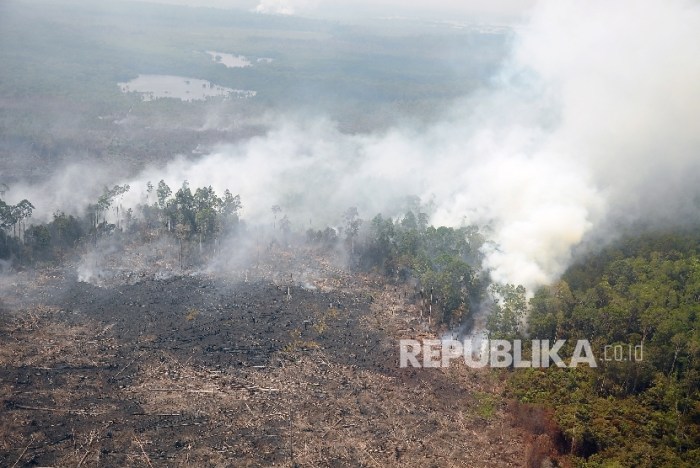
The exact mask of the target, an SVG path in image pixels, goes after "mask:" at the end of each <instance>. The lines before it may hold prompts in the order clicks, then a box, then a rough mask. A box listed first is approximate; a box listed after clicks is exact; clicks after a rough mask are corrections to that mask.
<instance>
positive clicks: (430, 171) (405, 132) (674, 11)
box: [125, 0, 700, 288]
mask: <svg viewBox="0 0 700 468" xmlns="http://www.w3.org/2000/svg"><path fill="white" fill-rule="evenodd" d="M268 3H269V2H262V3H261V4H260V5H262V6H264V5H268ZM276 4H279V5H281V3H280V2H276ZM285 5H286V4H285ZM265 8H267V7H265ZM698 57H700V8H699V7H698V4H697V3H696V2H692V1H686V0H669V1H665V2H658V1H655V0H615V1H609V0H606V1H603V0H587V1H580V0H546V1H542V2H540V3H539V4H538V5H537V6H536V7H535V8H534V10H533V12H532V16H531V19H530V21H529V23H528V25H527V26H526V27H525V28H522V29H520V30H519V31H518V34H517V37H516V39H515V41H514V44H513V51H512V54H511V56H510V58H509V60H508V61H507V62H506V63H505V64H504V66H503V68H502V71H501V73H500V74H499V75H498V76H497V77H495V78H494V80H493V82H492V83H491V84H490V85H489V87H488V89H484V90H482V91H481V92H479V93H477V94H475V95H473V96H469V97H467V98H465V99H463V100H461V101H460V102H458V103H455V106H454V107H453V108H452V109H447V110H445V113H444V116H443V118H442V119H441V120H440V121H438V122H435V123H433V124H431V125H429V126H428V127H424V128H415V127H412V126H411V125H408V124H407V125H404V126H399V127H397V128H394V129H392V130H390V131H385V132H382V133H376V134H355V135H351V134H345V133H343V132H341V131H339V130H338V128H337V126H336V125H335V124H334V123H333V122H330V121H328V120H326V119H323V118H316V119H308V118H304V119H294V118H288V119H284V118H281V119H279V120H277V121H276V122H273V123H271V124H270V127H271V130H270V131H269V132H268V133H267V134H265V135H264V136H259V137H254V138H251V139H249V140H247V141H245V142H243V143H240V144H236V145H225V144H224V145H221V146H219V147H217V148H214V149H213V150H212V151H211V153H210V154H209V155H206V156H204V157H202V158H199V159H197V160H192V159H188V158H184V157H181V158H178V159H176V160H174V161H172V162H171V163H169V164H168V165H167V166H166V167H157V168H155V167H154V168H151V169H147V170H145V171H144V172H143V173H141V174H140V175H139V176H138V177H135V178H132V180H129V181H127V182H128V183H129V184H130V185H131V187H132V192H130V193H129V194H128V196H127V197H126V198H125V203H126V204H129V203H130V204H132V205H135V204H136V203H140V202H142V200H143V191H144V190H145V186H146V182H147V181H151V182H153V183H156V182H157V181H158V180H160V179H165V180H166V182H168V183H169V184H170V185H171V187H172V188H173V189H176V188H177V187H178V186H179V184H180V183H181V182H182V181H183V180H188V181H189V183H190V185H191V186H195V187H196V186H202V185H212V186H213V187H214V188H215V189H216V190H217V191H219V192H221V191H223V190H224V189H225V188H229V189H231V190H232V192H233V193H234V194H235V193H238V194H240V195H241V198H242V201H243V204H244V207H245V211H244V216H245V218H246V219H247V220H249V221H250V222H253V223H263V224H264V223H271V222H272V213H271V212H270V207H271V206H272V205H276V204H277V205H281V206H282V208H283V210H284V212H285V214H287V215H288V216H289V218H290V219H291V220H292V222H293V225H294V227H295V228H296V229H305V228H306V227H308V226H313V227H319V226H322V225H323V224H324V223H334V222H336V223H339V222H340V218H341V213H342V212H343V211H344V210H345V209H346V208H347V207H349V206H357V207H358V208H359V211H360V215H361V216H364V217H369V216H373V215H374V214H376V213H379V212H381V213H383V214H385V215H390V216H391V215H399V214H400V213H401V211H402V210H404V211H405V209H404V206H403V201H404V200H405V197H406V196H409V195H418V196H419V197H421V199H422V200H423V201H424V202H425V203H428V202H430V203H431V204H432V205H433V206H435V207H436V209H435V210H434V212H432V213H431V216H432V222H433V223H436V224H441V225H451V226H458V225H462V224H464V223H469V224H472V223H474V224H479V225H485V226H488V227H489V229H490V232H491V233H492V235H491V240H492V242H491V243H489V244H488V245H487V246H485V247H484V254H485V255H486V261H485V264H486V267H487V268H488V269H489V270H490V271H491V274H492V276H493V278H494V279H495V280H496V281H498V282H511V283H519V284H523V285H525V286H526V287H528V288H533V287H535V286H537V285H540V284H544V283H548V282H551V281H553V280H555V279H556V278H557V277H558V276H559V275H560V274H561V273H562V272H563V271H564V269H565V268H566V267H567V266H568V265H569V264H570V262H571V260H572V251H573V249H574V248H575V247H576V246H579V245H581V243H583V242H585V241H586V240H587V239H590V238H592V237H593V236H601V235H602V233H604V232H610V230H611V229H613V226H614V225H620V224H622V225H624V224H625V223H630V222H636V221H640V220H643V221H648V222H670V223H676V222H680V221H681V220H682V219H684V218H686V217H688V216H692V215H695V214H696V213H697V202H696V197H695V196H696V187H698V174H700V172H699V171H698V169H700V167H698V166H700V158H699V157H698V150H699V149H700V132H697V122H698V121H700V86H698V83H700V60H698Z"/></svg>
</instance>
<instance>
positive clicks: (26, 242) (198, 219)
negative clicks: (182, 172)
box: [0, 180, 242, 264]
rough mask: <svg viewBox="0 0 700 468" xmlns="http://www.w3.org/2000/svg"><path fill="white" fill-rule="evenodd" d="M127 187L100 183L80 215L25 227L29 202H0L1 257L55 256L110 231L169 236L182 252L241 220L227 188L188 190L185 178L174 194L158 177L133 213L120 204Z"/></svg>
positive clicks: (29, 260)
mask: <svg viewBox="0 0 700 468" xmlns="http://www.w3.org/2000/svg"><path fill="white" fill-rule="evenodd" d="M129 190H130V187H129V186H128V185H121V186H120V185H115V186H113V187H112V188H109V187H105V189H104V191H103V193H102V195H100V196H99V197H98V199H97V200H96V201H95V203H92V204H89V205H88V206H87V209H86V210H85V214H84V215H82V216H75V215H67V214H66V213H63V212H57V213H55V214H54V215H53V219H52V220H51V221H49V222H46V223H34V224H32V225H31V226H26V220H27V219H28V218H29V217H30V216H31V214H32V210H33V209H34V206H33V205H32V204H31V203H30V202H28V201H27V200H23V201H22V202H20V203H19V204H18V205H16V206H10V205H7V204H6V203H5V202H3V201H2V200H0V223H2V224H0V259H6V260H7V259H12V260H14V261H15V262H16V263H20V264H22V263H25V264H26V263H33V262H36V261H48V260H60V259H62V258H63V257H64V256H65V255H66V254H69V253H71V252H72V250H73V249H74V248H76V247H78V246H80V245H84V244H87V243H97V242H98V240H100V239H101V238H103V237H105V236H109V235H124V236H131V237H134V238H135V239H140V240H143V241H148V240H153V238H157V237H161V236H164V237H171V238H174V239H176V240H177V241H178V243H179V246H180V255H181V256H182V251H183V247H184V246H185V245H186V244H187V243H197V244H198V245H199V247H200V251H203V250H205V249H207V248H208V247H210V246H212V245H214V244H216V241H217V240H218V239H219V238H220V236H223V235H231V234H234V233H235V232H236V231H237V229H238V227H239V224H240V218H239V212H240V210H241V208H242V204H241V199H240V197H239V196H238V195H235V196H234V195H233V194H232V193H231V192H230V191H229V190H225V191H224V193H223V196H221V197H220V196H219V195H217V193H216V192H215V191H214V190H213V189H212V188H211V187H200V188H197V189H196V190H195V191H194V192H193V191H192V189H191V188H190V186H189V184H188V183H187V182H186V181H185V182H184V183H183V184H182V186H181V187H180V188H179V189H178V190H177V191H175V192H174V193H173V191H172V189H171V188H170V187H169V186H168V185H167V184H166V183H165V182H164V181H162V180H161V181H160V182H159V183H158V185H157V187H154V186H153V184H151V183H150V182H149V183H148V184H147V187H146V195H145V200H144V202H143V203H141V204H139V205H137V207H136V208H135V209H136V211H137V212H138V213H134V209H133V208H124V206H123V203H122V202H123V198H124V195H125V194H126V193H127V192H129ZM137 236H138V237H137ZM181 261H182V258H181Z"/></svg>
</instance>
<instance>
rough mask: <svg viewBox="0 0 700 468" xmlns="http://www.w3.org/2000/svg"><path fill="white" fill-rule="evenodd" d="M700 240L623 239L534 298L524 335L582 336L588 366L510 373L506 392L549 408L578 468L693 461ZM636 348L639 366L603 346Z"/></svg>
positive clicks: (698, 418) (699, 389)
mask: <svg viewBox="0 0 700 468" xmlns="http://www.w3.org/2000/svg"><path fill="white" fill-rule="evenodd" d="M698 245H700V239H699V238H698V236H697V234H694V233H687V234H686V233H677V234H676V235H670V234H663V235H646V236H637V237H634V238H629V239H625V240H624V241H621V242H619V243H618V244H617V245H615V246H613V247H611V248H608V249H606V250H605V251H603V252H602V253H600V254H598V255H595V256H592V257H590V258H587V259H585V260H583V261H581V262H580V263H579V264H577V265H575V266H573V267H572V268H570V269H569V271H568V272H567V273H566V275H565V276H564V280H562V281H560V282H559V283H557V284H554V285H552V286H549V287H544V288H541V289H540V290H538V291H536V292H535V295H534V297H533V298H532V299H531V301H530V316H529V329H528V331H529V333H530V334H531V336H532V338H537V339H550V340H553V339H567V340H570V341H574V340H576V339H579V338H586V339H589V340H590V341H591V343H592V346H593V350H594V353H595V354H596V358H597V361H598V366H599V367H597V368H594V369H590V368H577V369H558V368H550V369H529V370H527V371H525V370H519V371H518V372H514V373H512V375H511V377H510V381H509V389H510V390H509V391H510V392H511V393H512V395H513V396H515V397H517V398H518V399H520V400H521V401H523V402H532V403H542V404H548V405H551V406H553V407H554V409H555V414H556V418H557V422H558V423H559V425H560V427H561V430H562V431H563V433H564V435H565V437H566V440H567V442H568V444H569V446H570V449H571V453H572V454H573V455H575V456H576V462H577V463H578V464H579V465H580V466H586V467H603V466H647V467H652V466H674V467H676V466H678V467H684V466H687V467H690V466H699V465H700V333H699V332H698V330H700V323H698V320H699V318H698V317H699V316H700V255H698V251H697V247H698ZM615 344H620V345H623V344H624V345H625V349H627V346H629V345H630V344H631V345H643V354H641V353H640V355H638V356H637V357H636V358H639V357H641V359H642V360H641V361H637V360H635V359H636V358H633V359H632V360H628V359H627V358H628V356H627V354H626V352H625V356H624V359H626V360H621V361H616V360H615V359H611V360H605V358H604V356H605V355H604V350H605V346H606V345H615Z"/></svg>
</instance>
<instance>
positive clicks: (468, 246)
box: [360, 207, 488, 325]
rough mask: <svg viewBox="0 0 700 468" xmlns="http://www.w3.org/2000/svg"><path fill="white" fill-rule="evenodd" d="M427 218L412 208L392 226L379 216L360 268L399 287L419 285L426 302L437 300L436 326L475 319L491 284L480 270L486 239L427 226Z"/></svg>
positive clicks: (462, 230) (370, 230)
mask: <svg viewBox="0 0 700 468" xmlns="http://www.w3.org/2000/svg"><path fill="white" fill-rule="evenodd" d="M427 219H428V218H427V215H426V214H425V213H423V212H421V211H420V207H413V209H412V210H410V211H408V212H407V213H406V214H405V215H404V216H403V217H401V218H399V219H397V220H392V219H390V218H384V217H383V216H382V215H381V214H379V215H377V216H375V217H374V218H373V219H372V221H371V222H370V223H369V228H368V230H367V233H366V234H367V235H366V239H365V242H364V244H363V246H362V248H361V252H360V257H361V264H362V265H363V266H364V267H365V268H375V269H377V270H378V271H380V272H382V273H383V274H385V275H387V276H389V277H392V278H394V279H398V280H400V281H405V280H408V279H409V278H414V279H417V280H418V282H419V284H420V287H421V290H422V291H423V292H424V295H425V297H426V298H428V297H430V296H431V295H432V296H433V298H434V300H435V301H434V302H435V304H434V306H435V307H434V309H436V310H439V311H440V315H439V316H438V317H437V320H438V322H441V323H445V324H448V325H458V324H461V323H462V322H463V321H464V320H469V319H470V318H471V314H470V312H471V305H472V304H475V303H479V302H481V300H482V298H483V296H484V295H485V292H486V286H487V285H488V279H487V278H483V277H481V276H480V275H479V274H477V272H478V271H480V269H481V259H482V256H481V253H480V252H479V249H480V248H481V246H482V245H483V242H484V238H483V236H482V235H481V234H480V233H479V231H478V229H477V228H476V227H473V226H470V227H464V228H457V229H455V228H448V227H438V228H435V227H433V226H428V221H427Z"/></svg>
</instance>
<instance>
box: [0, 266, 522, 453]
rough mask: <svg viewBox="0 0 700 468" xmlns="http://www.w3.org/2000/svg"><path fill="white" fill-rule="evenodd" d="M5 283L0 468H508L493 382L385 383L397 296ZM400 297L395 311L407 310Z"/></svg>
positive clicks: (261, 274) (405, 329) (314, 285)
mask: <svg viewBox="0 0 700 468" xmlns="http://www.w3.org/2000/svg"><path fill="white" fill-rule="evenodd" d="M293 278H294V275H293V274H288V273H287V271H286V270H285V271H284V273H279V272H276V273H275V274H272V273H270V271H267V272H265V271H257V272H256V273H251V275H250V278H249V280H248V281H247V282H246V281H245V279H239V278H238V277H235V279H232V277H230V276H229V277H226V276H222V275H217V274H197V275H176V276H171V277H169V278H157V277H155V276H153V275H148V274H144V275H143V276H140V275H137V276H136V277H135V278H134V279H131V280H130V281H128V282H125V281H112V282H110V283H109V284H104V285H103V286H102V287H97V286H94V285H90V284H87V283H82V282H78V281H76V280H75V278H74V277H71V275H70V274H66V273H65V272H49V271H47V272H40V273H33V274H31V275H28V274H26V273H25V274H24V275H22V274H20V275H18V276H15V277H13V279H12V280H10V281H6V282H5V284H4V288H3V290H4V304H5V306H4V311H3V321H2V324H1V327H2V335H1V338H0V339H1V340H2V346H1V349H2V354H1V355H0V359H2V364H3V366H2V370H1V371H0V378H1V379H2V380H1V382H0V392H1V393H0V398H2V400H3V401H2V405H3V406H2V412H3V413H4V417H3V418H2V428H1V430H2V440H3V443H2V445H0V460H1V463H2V464H3V465H8V466H11V465H12V464H13V463H14V464H16V466H33V465H40V466H46V465H52V466H65V465H80V466H82V465H86V466H123V465H142V466H180V465H187V464H195V465H200V466H201V465H210V466H213V465H218V466H230V465H236V466H241V465H244V466H246V465H247V466H259V465H280V466H292V465H295V464H296V465H300V466H348V465H354V466H379V465H381V466H386V465H402V466H406V465H415V466H417V465H421V466H424V465H425V464H428V465H435V466H437V465H440V466H445V465H450V464H452V465H461V466H464V465H469V466H509V465H510V466H517V465H521V464H522V463H523V462H524V453H523V451H524V443H523V436H522V435H520V434H519V431H518V430H517V429H515V428H513V427H511V425H510V424H509V423H508V421H507V419H506V417H505V411H504V407H503V403H502V399H501V398H500V391H501V390H502V386H503V385H502V382H501V381H500V380H499V379H498V378H497V377H496V376H494V375H493V374H488V373H481V372H475V371H469V370H467V369H464V368H455V367H453V368H451V369H442V370H438V369H432V370H429V371H428V370H425V371H418V372H416V370H415V369H413V370H411V369H399V368H398V352H397V350H398V347H397V346H396V340H397V339H398V338H401V337H403V336H406V337H408V336H410V337H416V336H420V335H422V334H424V333H426V332H424V331H421V330H425V326H424V324H423V323H422V321H421V320H420V311H419V310H418V308H417V306H415V305H413V304H411V303H410V300H409V299H410V291H409V290H406V289H404V288H402V287H396V286H394V285H389V284H387V283H385V281H384V280H383V279H381V278H377V277H373V276H367V275H356V274H349V273H346V272H344V271H342V270H340V269H336V268H333V267H330V266H328V265H326V267H324V274H323V275H317V276H316V277H315V278H314V279H313V280H308V279H305V280H304V282H303V284H302V283H301V282H295V281H294V279H293ZM406 297H408V299H406Z"/></svg>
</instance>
